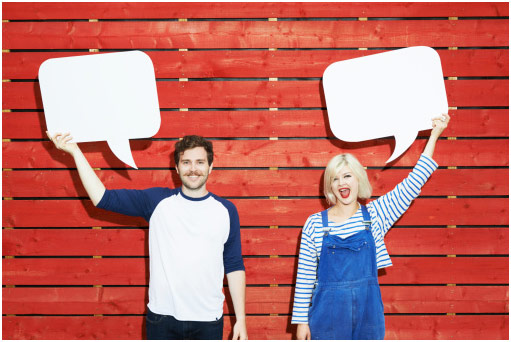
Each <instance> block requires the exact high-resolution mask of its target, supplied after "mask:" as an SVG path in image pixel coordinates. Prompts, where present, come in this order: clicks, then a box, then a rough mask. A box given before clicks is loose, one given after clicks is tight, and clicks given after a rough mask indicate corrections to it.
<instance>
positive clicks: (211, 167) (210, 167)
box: [208, 163, 213, 175]
mask: <svg viewBox="0 0 511 342" xmlns="http://www.w3.org/2000/svg"><path fill="white" fill-rule="evenodd" d="M211 171H213V163H211V165H210V166H209V172H208V175H210V174H211Z"/></svg>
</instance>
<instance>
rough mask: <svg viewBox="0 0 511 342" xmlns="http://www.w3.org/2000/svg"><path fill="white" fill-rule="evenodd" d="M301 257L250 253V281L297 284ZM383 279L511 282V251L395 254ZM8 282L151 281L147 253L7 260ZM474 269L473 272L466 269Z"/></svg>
mask: <svg viewBox="0 0 511 342" xmlns="http://www.w3.org/2000/svg"><path fill="white" fill-rule="evenodd" d="M297 262H298V259H297V258H296V257H281V258H269V257H266V258H245V259H244V264H245V268H246V278H247V284H259V285H260V284H293V283H294V281H295V278H296V267H297ZM392 262H393V267H389V268H387V269H384V270H380V272H379V282H380V284H507V282H508V280H509V276H508V269H509V260H508V258H507V257H491V258H489V257H456V258H454V257H393V258H392ZM2 268H3V272H2V280H3V284H4V285H148V278H149V263H148V259H147V258H100V259H98V258H94V259H93V258H72V259H70V258H14V259H3V260H2ZM467 269H470V270H471V271H470V272H467Z"/></svg>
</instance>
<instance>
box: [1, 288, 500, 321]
mask: <svg viewBox="0 0 511 342" xmlns="http://www.w3.org/2000/svg"><path fill="white" fill-rule="evenodd" d="M224 291H225V295H226V301H225V302H224V313H226V314H234V310H233V307H232V304H231V297H230V294H229V290H228V288H225V289H224ZM381 293H382V300H383V303H384V310H385V313H393V314H396V313H400V314H405V313H414V314H416V313H447V312H449V313H479V312H494V313H504V314H505V313H507V312H508V310H509V304H508V301H507V300H506V298H507V297H508V296H509V287H508V286H449V287H448V286H395V285H389V286H382V288H381ZM293 298H294V288H293V287H291V286H285V287H284V286H280V287H268V286H264V287H248V288H247V290H246V312H247V314H249V315H253V314H280V315H290V314H291V312H292V306H293ZM147 300H148V299H147V288H146V287H87V288H84V287H50V288H48V287H33V288H24V287H14V288H3V289H2V304H3V313H4V314H8V315H73V314H75V315H92V314H94V315H102V314H104V315H141V314H145V313H146V302H147Z"/></svg>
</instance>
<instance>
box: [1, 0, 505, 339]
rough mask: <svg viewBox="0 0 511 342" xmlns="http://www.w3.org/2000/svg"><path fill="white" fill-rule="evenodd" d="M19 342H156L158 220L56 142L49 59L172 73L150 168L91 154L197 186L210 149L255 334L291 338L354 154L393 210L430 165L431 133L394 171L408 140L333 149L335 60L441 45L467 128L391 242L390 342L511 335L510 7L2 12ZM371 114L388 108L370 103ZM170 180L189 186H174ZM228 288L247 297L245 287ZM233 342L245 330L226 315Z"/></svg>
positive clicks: (139, 147) (14, 320) (6, 200)
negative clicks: (314, 220) (328, 186)
mask: <svg viewBox="0 0 511 342" xmlns="http://www.w3.org/2000/svg"><path fill="white" fill-rule="evenodd" d="M2 9H3V17H2V19H3V23H2V36H3V43H2V44H3V45H2V49H3V51H2V67H3V69H2V79H3V83H2V95H3V97H2V109H3V111H2V135H3V142H2V145H3V150H2V156H3V163H2V167H3V172H2V182H3V188H2V196H3V202H2V207H3V216H2V227H3V229H2V239H3V243H2V255H3V260H2V265H3V271H2V284H3V288H2V303H3V311H2V314H3V317H2V321H3V333H2V337H3V338H4V339H140V338H143V336H144V334H145V332H144V316H143V315H144V312H145V304H146V301H147V295H146V291H147V283H148V282H147V281H148V263H147V262H148V259H147V241H146V238H147V223H146V222H145V221H143V220H141V219H137V218H130V217H125V216H122V215H117V214H112V213H108V212H105V211H102V210H99V209H96V208H94V207H93V206H92V204H91V202H90V201H89V200H88V199H87V197H86V194H85V192H84V189H83V188H82V186H81V185H80V181H79V179H78V177H77V173H76V170H75V167H74V164H73V162H72V160H71V158H70V157H69V156H67V155H65V154H64V153H61V152H59V151H57V150H56V149H55V148H53V147H52V145H51V143H50V142H49V141H48V140H47V139H45V135H44V131H45V129H46V127H45V121H44V115H43V107H42V103H41V95H40V91H39V86H38V82H37V72H38V68H39V65H40V64H41V63H42V62H43V61H44V60H46V59H48V58H54V57H64V56H74V55H83V54H89V53H90V54H94V53H101V52H113V51H120V50H132V49H140V50H142V51H145V52H146V53H148V54H149V55H150V57H151V58H152V60H153V62H154V66H155V69H156V77H157V81H158V82H157V84H158V95H159V101H160V106H161V116H162V126H161V129H160V131H159V132H158V134H157V135H156V136H155V137H154V138H152V139H143V140H136V141H132V142H131V146H132V149H133V150H134V159H135V161H136V163H137V165H138V166H139V167H140V169H139V170H133V169H130V168H128V167H127V166H126V165H124V164H122V163H121V162H120V161H118V160H117V159H116V158H115V157H114V156H113V154H112V153H111V151H110V150H109V149H108V147H107V144H106V143H103V142H102V143H89V144H83V145H82V147H83V150H84V152H85V154H86V156H87V158H88V160H89V161H90V163H91V164H92V166H93V167H94V168H97V170H98V171H97V173H98V174H99V176H100V177H101V179H102V180H103V181H104V182H105V184H106V185H107V186H108V187H110V188H119V187H131V188H144V187H151V186H170V187H174V186H179V183H178V182H179V181H178V180H179V178H178V177H177V175H176V173H175V171H174V169H173V168H174V164H173V161H172V158H171V153H172V151H173V146H174V143H175V141H176V140H177V139H178V138H179V137H182V136H183V135H185V134H190V133H195V134H201V135H204V136H206V137H208V138H211V140H213V142H214V147H215V157H216V160H215V166H216V169H215V171H214V172H213V174H212V175H211V177H210V182H209V183H208V184H209V189H210V190H211V191H213V192H215V193H217V194H219V195H221V196H224V197H227V198H230V199H232V201H233V202H234V203H235V204H236V206H237V207H238V210H239V213H240V219H241V224H242V231H241V236H242V245H243V246H242V247H243V254H244V258H245V264H246V269H247V282H248V288H247V314H248V318H247V324H248V330H249V336H250V338H252V339H290V338H292V337H294V335H295V334H294V332H295V329H294V328H295V327H294V326H292V325H291V324H290V319H291V318H290V313H291V306H292V300H293V291H294V282H295V276H296V271H295V270H296V265H297V254H298V247H299V237H300V231H301V226H302V225H303V223H304V222H305V220H306V218H307V217H308V215H309V214H311V213H313V212H316V211H319V210H321V209H322V208H324V206H325V203H324V201H323V200H322V193H321V180H322V173H323V169H324V167H325V165H326V163H327V162H328V160H329V159H330V158H331V157H333V156H334V155H336V154H338V153H342V152H346V151H349V152H352V153H354V154H355V155H357V156H358V157H359V159H360V160H361V162H362V164H364V165H366V166H368V174H369V176H370V179H371V181H372V183H373V186H374V189H375V191H374V192H375V193H374V195H375V196H379V195H381V194H383V193H385V192H386V191H389V190H390V189H391V188H392V187H393V186H394V185H395V184H397V183H398V182H399V181H400V180H401V179H402V178H404V177H405V176H406V175H407V174H408V172H409V171H410V170H411V168H412V167H413V166H414V164H415V162H416V160H417V159H418V157H419V155H420V153H421V152H422V149H423V148H424V146H425V143H426V139H427V136H428V132H422V133H421V134H420V135H419V137H418V139H417V140H416V141H415V143H414V144H413V145H412V146H411V147H410V149H409V150H408V151H407V152H406V154H404V155H403V156H402V157H401V158H400V159H399V160H398V161H397V162H395V163H394V164H393V165H392V167H390V168H384V166H385V164H384V163H385V160H386V159H387V158H388V157H389V156H390V154H391V151H392V149H393V146H394V140H393V138H386V139H378V140H375V141H368V142H365V143H345V142H342V141H339V140H337V139H336V138H334V137H333V135H332V133H331V131H330V129H329V127H328V120H327V115H326V108H325V107H326V106H325V100H324V97H323V91H322V86H321V76H322V74H323V71H324V69H325V68H326V67H327V66H328V65H329V64H330V63H333V62H336V61H340V60H344V59H349V58H354V57H359V56H364V55H368V54H373V53H378V52H383V51H387V50H390V49H394V48H402V47H408V46H416V45H426V46H431V47H433V48H435V49H437V51H438V53H439V54H440V57H441V61H442V65H443V70H444V76H445V85H446V89H447V93H448V100H449V106H450V111H449V113H450V115H451V116H452V121H451V125H450V126H449V128H448V129H447V130H446V131H445V133H444V137H443V138H441V140H440V141H439V142H438V145H437V151H436V153H435V159H436V160H437V162H438V163H439V164H440V168H439V170H438V171H437V172H435V174H434V175H433V177H432V178H431V179H430V181H429V182H428V183H427V185H426V186H425V187H424V189H423V191H422V193H421V196H420V197H419V198H418V199H417V200H416V201H415V202H414V204H413V205H412V207H411V208H410V210H409V211H408V212H407V213H406V214H405V215H404V216H403V217H402V219H400V220H399V221H398V222H397V224H396V226H395V227H394V228H393V229H392V230H391V231H390V233H389V234H388V236H387V238H386V241H387V246H388V249H389V251H390V254H391V256H392V257H393V262H394V266H393V267H390V268H388V269H386V270H385V271H384V272H382V273H381V274H380V277H379V279H380V282H381V284H382V294H383V301H384V304H385V314H386V321H387V335H386V338H388V339H507V338H508V334H509V333H508V332H509V326H508V317H509V316H508V312H509V305H508V297H509V288H508V280H509V273H508V270H509V264H508V252H509V250H508V246H509V242H508V223H509V222H508V217H509V201H508V195H509V192H508V189H509V184H508V166H509V159H508V155H509V154H508V152H509V151H508V132H509V123H508V118H509V107H508V106H509V97H508V91H509V83H508V76H509V62H508V61H509V50H508V46H509V36H508V32H509V21H508V10H509V9H508V4H507V3H295V4H293V3H233V4H229V3H207V4H197V3H181V4H180V3H143V4H142V3H3V8H2ZM368 100H370V99H368ZM169 167H170V168H171V171H170V172H169V170H168V169H169ZM226 292H227V293H228V291H227V290H226ZM225 313H226V314H227V315H228V317H227V319H226V327H225V337H228V336H229V334H230V331H231V325H232V324H233V317H232V315H233V309H232V306H231V305H230V301H229V300H227V304H226V306H225Z"/></svg>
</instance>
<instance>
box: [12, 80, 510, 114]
mask: <svg viewBox="0 0 511 342" xmlns="http://www.w3.org/2000/svg"><path fill="white" fill-rule="evenodd" d="M445 87H446V92H447V100H448V103H449V106H454V107H456V106H457V107H472V106H507V105H508V104H509V98H508V95H509V82H508V81H507V80H501V79H488V80H456V81H445ZM157 90H158V98H159V105H160V107H161V108H311V107H312V108H314V107H319V108H325V107H326V103H325V100H324V96H323V90H322V85H321V82H320V81H308V80H307V81H277V82H274V81H187V82H178V81H160V82H157ZM197 94H202V96H199V97H197ZM247 94H250V95H251V96H247ZM2 107H3V109H43V104H42V100H41V91H40V89H39V83H35V82H6V83H3V84H2Z"/></svg>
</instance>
